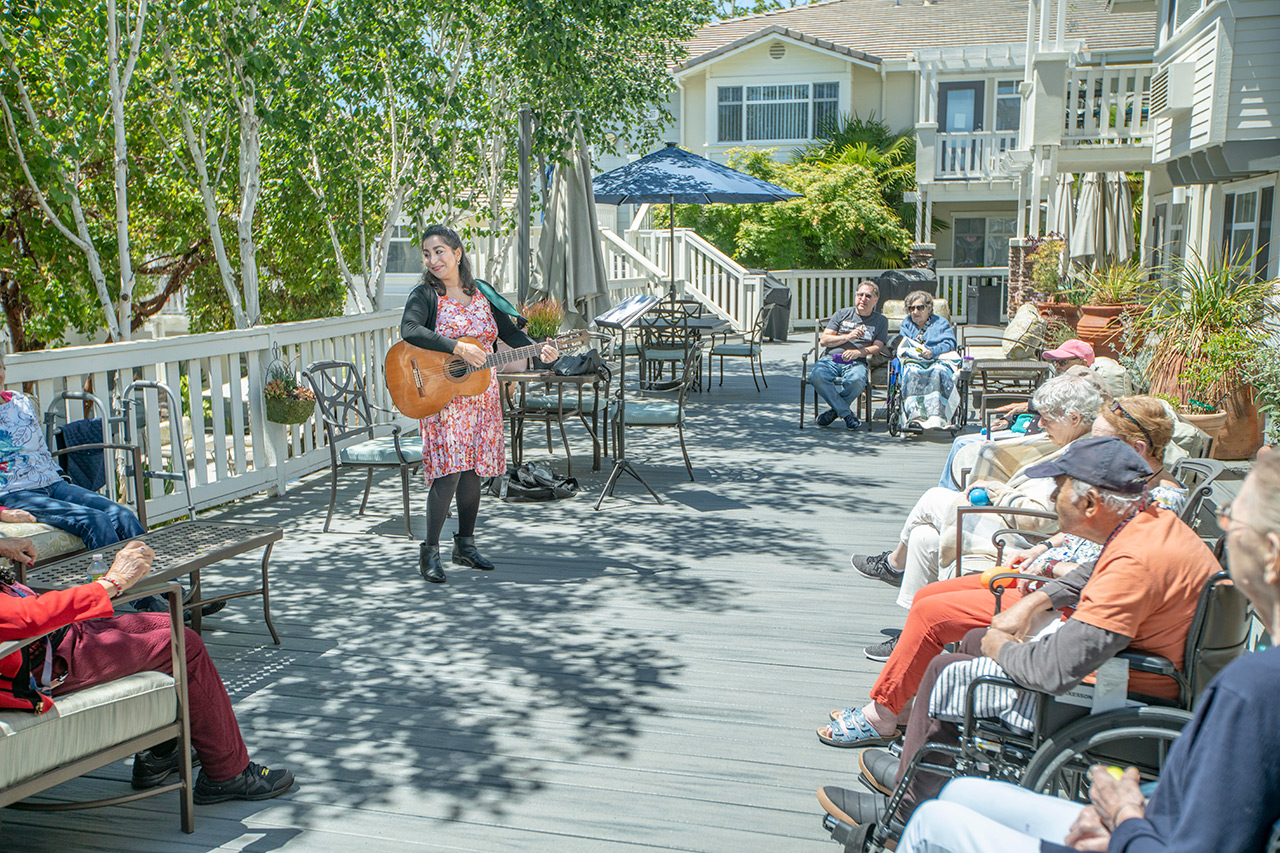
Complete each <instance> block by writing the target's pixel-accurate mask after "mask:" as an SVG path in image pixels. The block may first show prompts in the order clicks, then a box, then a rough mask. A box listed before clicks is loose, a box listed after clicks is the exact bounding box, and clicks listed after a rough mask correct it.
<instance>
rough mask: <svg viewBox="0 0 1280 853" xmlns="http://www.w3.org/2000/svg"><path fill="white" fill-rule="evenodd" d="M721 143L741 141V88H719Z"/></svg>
mask: <svg viewBox="0 0 1280 853" xmlns="http://www.w3.org/2000/svg"><path fill="white" fill-rule="evenodd" d="M719 101H720V104H719V111H720V120H719V126H720V135H719V137H718V138H719V140H720V141H721V142H741V141H742V87H741V86H721V87H720V98H719Z"/></svg>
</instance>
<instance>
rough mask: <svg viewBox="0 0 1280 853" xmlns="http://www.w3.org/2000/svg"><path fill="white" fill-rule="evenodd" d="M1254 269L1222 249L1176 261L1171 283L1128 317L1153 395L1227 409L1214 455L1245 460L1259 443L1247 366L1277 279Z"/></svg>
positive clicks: (1270, 316)
mask: <svg viewBox="0 0 1280 853" xmlns="http://www.w3.org/2000/svg"><path fill="white" fill-rule="evenodd" d="M1252 266H1253V259H1252V258H1243V257H1239V256H1238V257H1235V258H1232V257H1230V256H1228V255H1225V254H1224V255H1221V256H1215V257H1213V258H1211V259H1209V260H1207V261H1206V260H1205V259H1203V258H1201V257H1200V256H1199V255H1197V254H1193V255H1192V256H1191V257H1189V258H1184V259H1179V260H1177V261H1175V262H1174V264H1173V265H1172V273H1173V282H1172V284H1171V286H1169V287H1167V288H1160V289H1156V290H1154V291H1153V292H1152V294H1151V296H1152V298H1151V303H1150V304H1149V305H1148V306H1147V307H1146V309H1145V310H1144V311H1143V312H1142V314H1141V315H1139V316H1138V317H1137V318H1135V320H1134V327H1135V330H1136V332H1137V333H1138V335H1137V341H1136V343H1137V345H1138V346H1141V347H1142V348H1143V349H1144V350H1146V352H1148V353H1149V354H1150V360H1149V361H1148V362H1147V364H1146V379H1147V381H1148V383H1149V384H1150V387H1151V392H1152V393H1153V394H1157V395H1166V394H1167V395H1169V396H1171V397H1173V398H1175V399H1176V400H1178V401H1179V402H1180V403H1182V404H1183V405H1184V407H1186V406H1191V405H1192V401H1193V400H1195V401H1197V402H1198V403H1199V404H1201V405H1211V406H1213V407H1214V408H1217V409H1221V410H1222V411H1223V412H1224V413H1225V414H1226V418H1225V423H1224V425H1223V426H1222V428H1221V429H1220V430H1219V432H1218V442H1217V443H1216V445H1215V447H1214V456H1215V457H1217V458H1219V459H1247V458H1249V457H1250V456H1252V455H1253V453H1254V452H1255V451H1256V450H1257V449H1258V447H1259V446H1261V444H1262V430H1261V426H1260V424H1259V420H1258V407H1257V404H1256V403H1255V401H1254V395H1253V388H1252V387H1251V385H1250V382H1251V377H1250V375H1249V373H1248V368H1247V365H1248V360H1249V357H1250V355H1251V354H1252V353H1253V352H1254V351H1255V350H1256V348H1257V347H1259V346H1262V345H1263V342H1264V341H1266V340H1268V339H1269V338H1270V328H1271V327H1272V323H1273V322H1274V321H1275V319H1276V308H1275V306H1274V305H1273V304H1272V302H1271V301H1270V296H1271V295H1272V294H1273V293H1274V292H1275V287H1276V282H1275V281H1274V280H1271V281H1267V280H1263V279H1261V278H1260V277H1258V276H1255V275H1253V272H1252Z"/></svg>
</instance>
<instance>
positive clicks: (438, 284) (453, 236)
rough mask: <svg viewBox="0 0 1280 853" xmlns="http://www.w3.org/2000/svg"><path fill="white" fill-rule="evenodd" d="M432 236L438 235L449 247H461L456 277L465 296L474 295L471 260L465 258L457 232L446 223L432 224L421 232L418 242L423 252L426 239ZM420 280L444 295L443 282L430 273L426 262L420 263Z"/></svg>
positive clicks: (474, 287)
mask: <svg viewBox="0 0 1280 853" xmlns="http://www.w3.org/2000/svg"><path fill="white" fill-rule="evenodd" d="M432 237H439V238H440V239H441V240H443V241H444V242H445V245H447V246H448V247H449V248H450V249H462V257H461V258H460V259H459V260H458V279H459V280H460V281H461V282H462V292H463V293H465V294H467V296H474V295H475V292H476V280H475V278H474V277H473V276H472V275H471V261H469V260H468V259H467V250H466V249H464V248H463V246H462V238H461V237H459V236H458V232H457V231H454V230H453V229H452V228H450V227H449V226H447V225H432V226H431V227H429V228H428V229H427V230H426V231H425V232H424V233H423V235H422V242H421V243H419V244H418V245H419V247H420V248H421V249H422V251H423V252H424V253H425V252H426V251H427V240H429V239H431V238H432ZM422 282H423V283H424V284H429V285H431V287H432V289H434V290H435V292H436V293H438V294H439V295H440V296H444V292H445V290H444V282H442V281H441V280H440V279H438V278H436V277H435V276H434V275H432V274H431V270H429V269H427V265H426V264H423V265H422Z"/></svg>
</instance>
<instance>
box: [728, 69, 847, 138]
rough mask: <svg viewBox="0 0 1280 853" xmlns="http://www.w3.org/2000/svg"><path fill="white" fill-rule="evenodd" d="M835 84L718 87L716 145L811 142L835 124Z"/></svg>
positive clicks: (837, 87)
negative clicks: (782, 141) (793, 140)
mask: <svg viewBox="0 0 1280 853" xmlns="http://www.w3.org/2000/svg"><path fill="white" fill-rule="evenodd" d="M839 104H840V84H839V83H815V84H814V85H812V86H810V85H809V84H808V83H790V84H783V85H767V86H720V87H719V91H718V95H717V98H716V106H717V135H716V138H717V140H718V141H720V142H743V141H746V142H764V141H776V140H785V139H811V138H813V136H814V135H816V134H817V133H821V132H822V131H823V130H824V129H825V128H826V127H827V126H829V125H831V124H833V123H834V122H835V121H836V118H837V115H838V112H839Z"/></svg>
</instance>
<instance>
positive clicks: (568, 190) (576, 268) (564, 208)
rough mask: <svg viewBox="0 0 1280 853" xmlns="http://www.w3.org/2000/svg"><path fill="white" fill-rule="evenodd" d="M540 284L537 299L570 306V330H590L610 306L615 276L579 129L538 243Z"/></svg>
mask: <svg viewBox="0 0 1280 853" xmlns="http://www.w3.org/2000/svg"><path fill="white" fill-rule="evenodd" d="M538 271H539V274H540V275H539V278H538V280H537V281H536V282H535V283H534V284H533V285H532V286H531V287H530V289H529V294H530V298H531V299H538V298H543V297H550V298H553V299H559V300H560V301H561V302H562V303H563V304H564V322H563V323H562V324H561V327H562V328H565V329H585V328H586V327H587V324H588V323H589V322H590V319H591V318H592V317H594V316H596V315H597V314H599V313H600V311H602V310H603V309H604V307H605V305H607V304H608V296H609V276H608V272H607V271H606V269H605V264H604V253H603V252H602V251H601V249H600V228H599V224H598V222H597V220H596V204H595V198H594V197H593V195H592V191H591V157H590V155H589V154H588V153H587V144H586V140H585V139H584V138H583V135H582V128H581V127H579V128H578V129H577V133H576V139H575V144H574V148H573V150H572V151H570V152H569V156H568V162H567V163H563V164H561V165H560V166H558V167H557V168H556V173H555V177H554V178H553V179H552V181H551V188H550V198H549V199H548V201H547V209H546V219H545V221H544V222H543V224H542V236H541V237H540V238H539V240H538Z"/></svg>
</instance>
